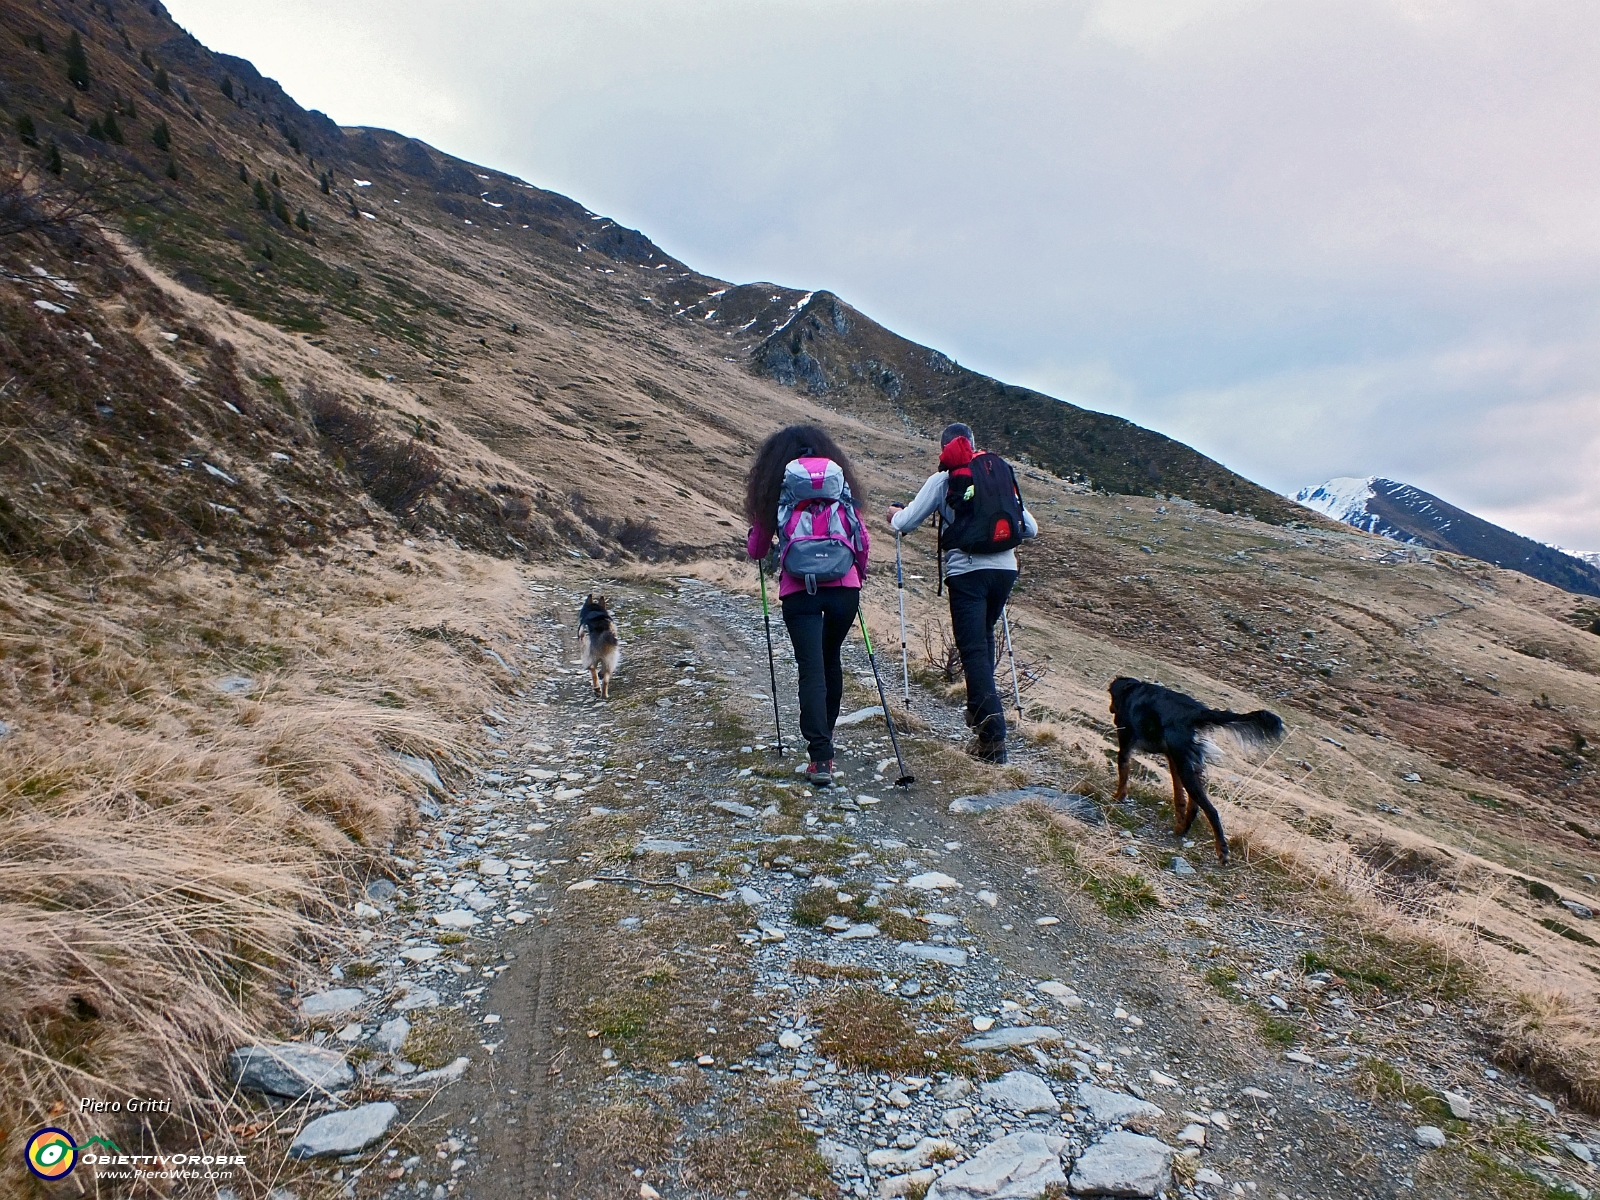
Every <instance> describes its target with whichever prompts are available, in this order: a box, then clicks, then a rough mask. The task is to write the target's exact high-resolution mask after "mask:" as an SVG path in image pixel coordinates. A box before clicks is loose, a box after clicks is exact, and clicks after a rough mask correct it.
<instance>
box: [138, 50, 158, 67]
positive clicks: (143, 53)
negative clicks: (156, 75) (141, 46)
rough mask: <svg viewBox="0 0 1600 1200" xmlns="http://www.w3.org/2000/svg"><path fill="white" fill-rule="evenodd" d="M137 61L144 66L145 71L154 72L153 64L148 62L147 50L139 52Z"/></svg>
mask: <svg viewBox="0 0 1600 1200" xmlns="http://www.w3.org/2000/svg"><path fill="white" fill-rule="evenodd" d="M139 61H140V62H142V63H143V64H144V69H145V70H147V71H154V70H155V69H156V65H155V63H153V62H151V61H150V51H148V50H141V51H139Z"/></svg>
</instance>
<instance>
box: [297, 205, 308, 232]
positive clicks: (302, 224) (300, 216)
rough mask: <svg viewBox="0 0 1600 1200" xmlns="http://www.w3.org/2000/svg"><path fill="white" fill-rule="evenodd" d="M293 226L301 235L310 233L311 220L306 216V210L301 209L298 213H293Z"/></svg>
mask: <svg viewBox="0 0 1600 1200" xmlns="http://www.w3.org/2000/svg"><path fill="white" fill-rule="evenodd" d="M294 226H295V228H296V229H298V230H299V231H300V232H301V233H310V232H311V218H310V217H308V216H306V210H305V209H303V208H302V209H301V210H300V211H299V212H297V213H295V215H294Z"/></svg>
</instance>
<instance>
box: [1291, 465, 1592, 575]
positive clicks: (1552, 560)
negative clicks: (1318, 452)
mask: <svg viewBox="0 0 1600 1200" xmlns="http://www.w3.org/2000/svg"><path fill="white" fill-rule="evenodd" d="M1294 498H1295V501H1296V502H1297V503H1299V504H1303V505H1305V506H1306V507H1307V508H1310V509H1314V510H1315V511H1317V512H1320V513H1322V514H1323V515H1324V516H1327V517H1331V518H1332V519H1333V520H1335V521H1340V522H1342V523H1343V524H1346V525H1353V526H1355V527H1356V528H1357V529H1364V530H1366V532H1368V533H1374V534H1378V535H1379V536H1380V537H1386V538H1393V539H1394V540H1395V541H1399V542H1408V543H1410V544H1412V545H1417V546H1426V547H1428V548H1429V549H1433V550H1449V551H1453V552H1454V553H1456V554H1465V555H1467V556H1469V557H1471V558H1476V559H1480V560H1482V561H1483V562H1489V563H1493V564H1494V565H1495V566H1497V567H1507V568H1510V569H1511V570H1514V571H1521V572H1522V573H1523V574H1524V575H1529V576H1532V577H1533V578H1534V579H1539V580H1542V581H1543V582H1545V583H1549V584H1553V585H1554V586H1556V587H1558V588H1561V589H1562V590H1563V591H1568V592H1577V593H1580V594H1582V595H1586V596H1600V568H1597V566H1596V565H1595V564H1593V563H1589V562H1586V561H1585V560H1584V559H1582V558H1579V557H1577V556H1576V555H1572V554H1567V553H1565V552H1564V551H1561V550H1558V549H1556V548H1555V547H1553V546H1546V545H1545V544H1544V543H1542V542H1536V541H1534V540H1533V539H1532V538H1526V537H1523V536H1522V535H1521V534H1518V533H1512V532H1511V530H1509V529H1503V528H1501V527H1500V526H1499V525H1495V524H1493V523H1492V522H1490V521H1485V520H1484V519H1483V518H1482V517H1475V516H1473V515H1472V514H1471V513H1469V512H1467V511H1466V510H1465V509H1460V508H1457V507H1456V506H1455V505H1453V504H1449V503H1446V502H1445V501H1443V500H1441V499H1439V497H1437V496H1434V495H1430V494H1429V493H1427V492H1425V491H1423V490H1422V489H1421V488H1416V487H1412V486H1411V485H1410V484H1407V483H1398V482H1396V481H1395V480H1393V479H1382V478H1380V477H1378V476H1376V475H1374V476H1372V477H1370V478H1367V479H1353V478H1345V479H1330V480H1328V481H1327V482H1326V483H1324V484H1321V485H1319V486H1318V487H1308V488H1302V489H1301V490H1300V491H1298V492H1296V493H1295V497H1294Z"/></svg>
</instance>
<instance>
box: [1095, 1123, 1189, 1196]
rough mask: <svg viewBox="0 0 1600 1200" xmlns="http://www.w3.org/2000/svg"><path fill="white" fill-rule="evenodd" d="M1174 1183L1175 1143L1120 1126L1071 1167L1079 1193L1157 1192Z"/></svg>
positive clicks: (1140, 1193)
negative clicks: (1169, 1144) (1171, 1144)
mask: <svg viewBox="0 0 1600 1200" xmlns="http://www.w3.org/2000/svg"><path fill="white" fill-rule="evenodd" d="M1171 1183H1172V1147H1170V1146H1168V1145H1166V1144H1165V1143H1163V1142H1161V1141H1159V1140H1157V1139H1156V1138H1153V1137H1144V1136H1142V1135H1140V1134H1137V1133H1128V1132H1127V1131H1126V1130H1122V1129H1118V1130H1114V1131H1113V1132H1111V1133H1108V1134H1106V1135H1105V1137H1103V1138H1101V1139H1100V1140H1099V1141H1098V1142H1096V1143H1095V1144H1094V1145H1092V1146H1090V1147H1089V1148H1088V1149H1087V1150H1085V1151H1084V1152H1083V1156H1082V1157H1081V1158H1079V1159H1078V1161H1077V1164H1076V1165H1075V1166H1074V1167H1073V1168H1072V1190H1073V1191H1075V1192H1077V1193H1078V1194H1079V1195H1080V1196H1154V1195H1156V1194H1157V1193H1158V1192H1161V1191H1164V1190H1165V1189H1166V1188H1167V1187H1168V1186H1170V1185H1171Z"/></svg>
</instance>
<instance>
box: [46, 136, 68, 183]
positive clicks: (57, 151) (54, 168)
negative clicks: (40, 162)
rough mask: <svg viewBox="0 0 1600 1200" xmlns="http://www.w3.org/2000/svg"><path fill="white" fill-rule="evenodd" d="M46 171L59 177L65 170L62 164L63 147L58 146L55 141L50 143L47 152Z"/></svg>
mask: <svg viewBox="0 0 1600 1200" xmlns="http://www.w3.org/2000/svg"><path fill="white" fill-rule="evenodd" d="M44 169H45V170H46V171H49V172H50V174H52V175H55V176H57V177H59V176H60V175H61V172H62V169H63V168H62V164H61V147H60V146H58V145H56V144H55V142H53V141H52V142H51V143H50V147H49V149H47V150H46V151H45V155H44Z"/></svg>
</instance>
